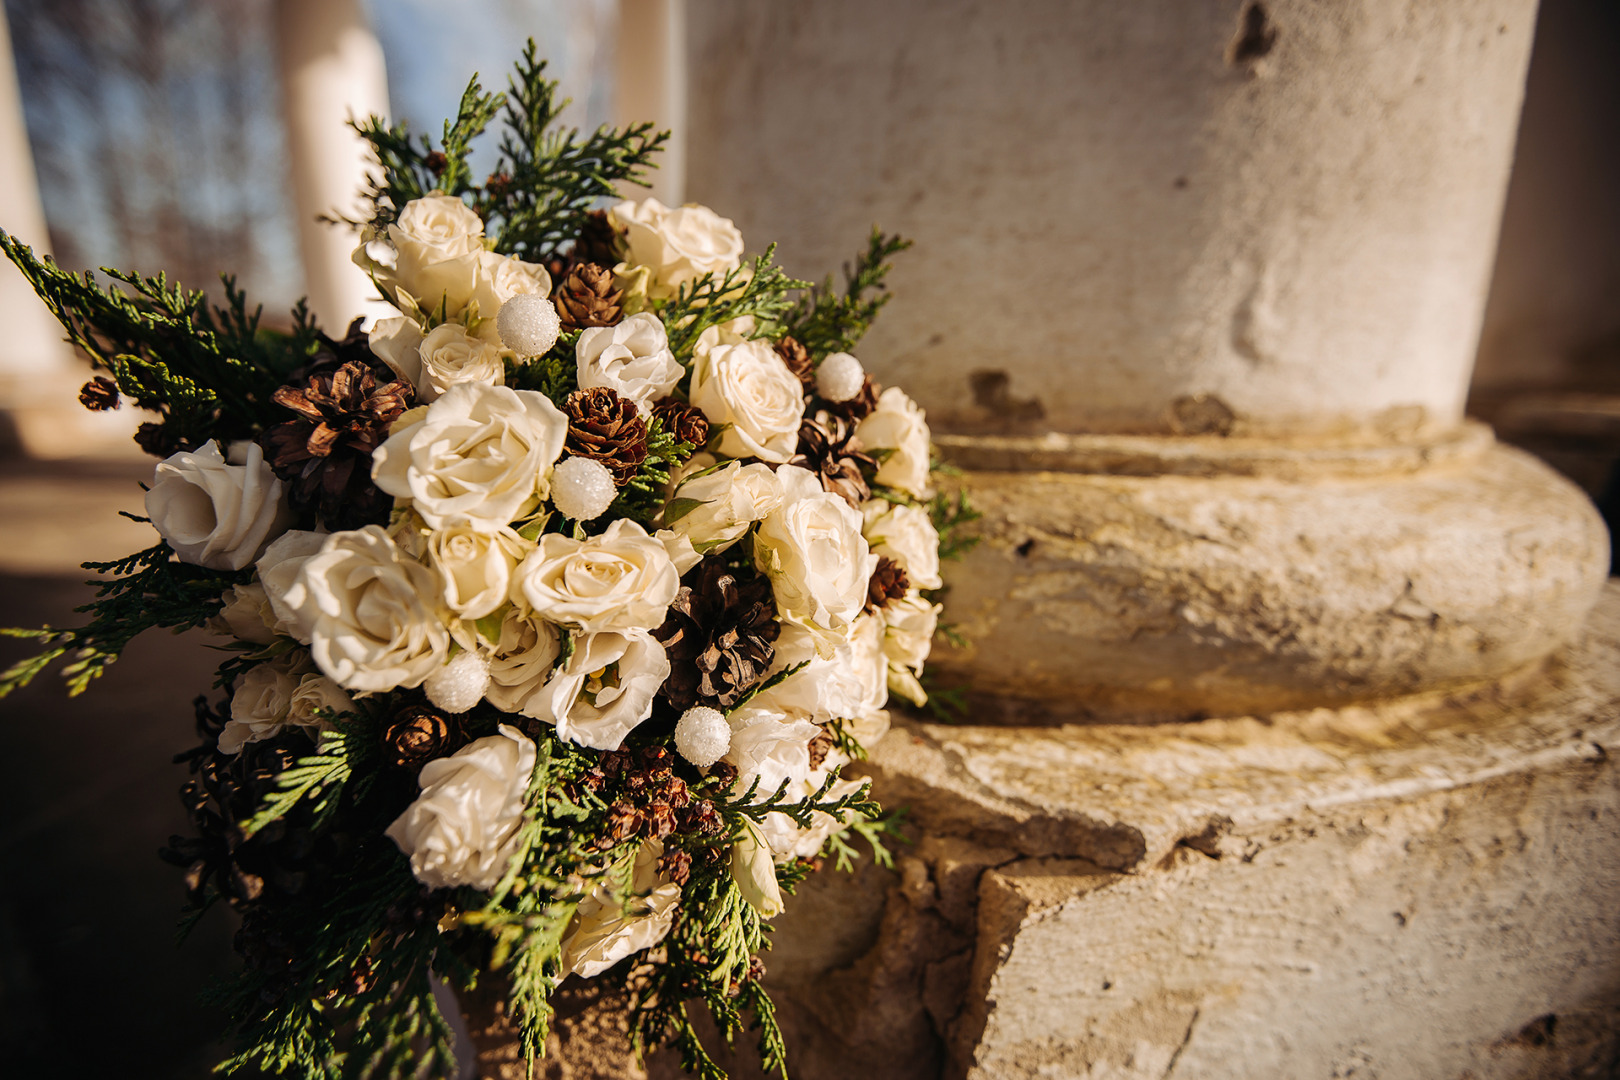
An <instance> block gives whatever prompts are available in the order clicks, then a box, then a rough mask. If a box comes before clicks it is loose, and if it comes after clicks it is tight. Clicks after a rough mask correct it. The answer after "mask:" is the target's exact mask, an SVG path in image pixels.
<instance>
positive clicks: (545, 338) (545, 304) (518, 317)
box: [495, 293, 562, 356]
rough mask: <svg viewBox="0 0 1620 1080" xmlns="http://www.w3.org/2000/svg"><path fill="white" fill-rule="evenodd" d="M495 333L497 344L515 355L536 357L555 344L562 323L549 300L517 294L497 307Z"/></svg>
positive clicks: (532, 294)
mask: <svg viewBox="0 0 1620 1080" xmlns="http://www.w3.org/2000/svg"><path fill="white" fill-rule="evenodd" d="M495 330H496V332H497V333H499V334H500V335H501V344H502V345H505V346H506V347H507V348H508V349H511V350H512V351H513V352H515V353H517V354H518V355H519V356H539V355H541V354H542V353H544V352H545V351H546V350H547V349H549V348H551V347H552V346H553V345H555V344H557V335H558V334H560V333H562V323H560V322H559V321H558V320H557V309H556V308H554V307H552V306H551V301H550V300H547V299H546V298H545V297H543V296H541V295H540V294H539V293H519V294H518V295H516V296H514V297H512V299H510V300H508V301H507V302H506V303H504V304H502V305H501V310H500V314H498V315H496V316H495Z"/></svg>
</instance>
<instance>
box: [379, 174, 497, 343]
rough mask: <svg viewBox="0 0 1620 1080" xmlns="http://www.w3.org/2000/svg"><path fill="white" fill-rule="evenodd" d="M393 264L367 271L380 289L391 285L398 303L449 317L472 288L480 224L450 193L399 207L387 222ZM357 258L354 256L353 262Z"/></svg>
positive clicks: (479, 251)
mask: <svg viewBox="0 0 1620 1080" xmlns="http://www.w3.org/2000/svg"><path fill="white" fill-rule="evenodd" d="M387 235H388V241H389V244H390V245H391V246H392V248H393V250H394V265H393V266H392V267H381V266H379V265H378V264H375V263H373V264H372V265H371V269H372V271H373V273H375V274H376V275H377V279H378V281H379V283H381V284H382V285H383V286H384V288H385V289H387V288H389V287H392V289H393V291H394V292H395V293H396V294H399V293H403V294H404V295H403V296H398V297H397V299H398V300H399V302H400V304H401V306H402V307H404V308H406V309H407V310H410V308H411V307H412V306H415V307H417V308H418V309H420V310H421V311H423V312H435V313H436V312H438V311H440V310H441V308H442V309H443V310H444V312H445V314H446V315H447V316H454V315H455V314H457V313H458V312H460V310H461V309H462V308H463V307H465V306H466V305H467V302H468V301H469V300H471V299H472V297H473V294H474V292H475V291H476V289H477V287H478V275H479V256H481V255H483V254H486V252H485V251H484V223H483V221H482V220H481V219H480V218H479V216H478V215H477V214H475V213H473V211H472V210H471V209H469V208H468V206H467V204H466V203H464V202H462V201H461V200H460V199H458V198H456V197H455V196H453V195H428V196H425V197H423V198H420V199H413V200H412V201H410V202H408V203H406V204H405V206H404V207H403V208H401V210H400V213H399V217H398V218H397V219H395V221H394V223H393V224H392V225H390V226H388V231H387ZM357 261H358V260H357Z"/></svg>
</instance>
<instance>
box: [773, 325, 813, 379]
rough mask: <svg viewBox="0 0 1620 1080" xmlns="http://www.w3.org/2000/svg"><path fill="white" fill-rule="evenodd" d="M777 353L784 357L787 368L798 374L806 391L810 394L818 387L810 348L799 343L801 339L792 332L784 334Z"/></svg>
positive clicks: (779, 339) (777, 347) (778, 343)
mask: <svg viewBox="0 0 1620 1080" xmlns="http://www.w3.org/2000/svg"><path fill="white" fill-rule="evenodd" d="M776 355H777V356H780V357H781V358H782V363H784V364H786V365H787V369H788V370H789V371H791V372H793V374H794V375H796V376H798V379H799V383H800V384H801V385H802V386H803V387H804V392H805V393H807V394H809V393H812V392H814V391H815V388H816V370H815V367H814V365H812V364H811V362H810V350H809V349H806V348H805V347H804V346H803V345H801V344H799V339H798V338H796V337H794V336H793V335H791V334H783V335H782V336H781V337H780V338H778V339H777V342H776Z"/></svg>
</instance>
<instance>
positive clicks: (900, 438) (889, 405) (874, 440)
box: [855, 386, 932, 499]
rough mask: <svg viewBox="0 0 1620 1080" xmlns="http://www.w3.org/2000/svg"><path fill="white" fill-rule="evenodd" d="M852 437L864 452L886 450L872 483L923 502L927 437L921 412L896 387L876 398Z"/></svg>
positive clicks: (925, 484) (928, 439)
mask: <svg viewBox="0 0 1620 1080" xmlns="http://www.w3.org/2000/svg"><path fill="white" fill-rule="evenodd" d="M855 437H856V438H857V439H859V440H860V441H861V445H863V446H865V447H866V448H867V449H868V450H887V451H889V453H888V454H887V455H886V456H883V455H880V456H881V457H882V463H881V464H879V465H878V471H877V475H876V477H875V479H876V481H877V482H878V483H880V484H885V485H887V486H889V487H892V488H899V489H900V490H901V491H904V492H907V493H909V494H911V495H914V496H916V497H917V498H919V499H925V498H927V497H928V495H929V493H930V492H929V484H928V465H929V460H928V457H929V454H930V452H931V449H930V448H931V446H932V442H931V436H930V435H929V432H928V422H927V421H926V420H925V419H924V418H923V411H922V409H920V408H919V407H918V406H917V403H916V402H915V401H912V400H911V399H910V398H909V397H907V396H906V393H905V391H904V390H901V389H900V388H899V387H898V386H891V387H889V388H888V389H887V390H885V391H883V393H882V394H881V395H880V396H879V397H878V400H877V408H876V409H873V410H872V412H871V414H870V415H869V416H867V418H866V419H865V420H862V421H861V422H860V424H859V425H858V426H857V427H856V428H855Z"/></svg>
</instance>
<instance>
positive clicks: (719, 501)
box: [664, 461, 782, 554]
mask: <svg viewBox="0 0 1620 1080" xmlns="http://www.w3.org/2000/svg"><path fill="white" fill-rule="evenodd" d="M781 505H782V482H781V481H780V480H778V479H777V478H776V474H775V473H773V472H772V471H771V469H770V466H768V465H763V464H759V463H757V462H756V463H755V464H753V465H744V464H742V463H741V462H738V461H728V462H727V463H726V464H725V465H722V466H721V467H720V468H718V469H716V470H714V471H713V472H710V473H705V474H703V475H702V476H695V477H692V478H691V479H689V480H686V481H685V482H683V483H682V484H681V486H680V487H678V488H676V489H675V494H674V496H673V497H672V498H671V499H670V500H669V502H668V504H666V505H665V507H664V524H665V525H667V526H668V527H669V528H670V529H672V530H674V531H675V532H678V533H680V534H682V535H683V536H685V537H687V538H688V539H689V540H691V541H692V547H693V548H694V549H696V550H697V551H698V552H700V553H703V554H707V553H708V552H711V551H724V550H725V549H726V548H728V547H730V546H731V545H732V544H735V543H736V542H737V541H738V540H741V539H742V538H743V537H744V536H745V535H747V533H748V530H749V528H750V527H751V526H752V525H753V524H754V522H756V521H759V520H760V519H761V518H763V517H765V516H766V515H767V514H770V513H772V512H774V511H775V510H776V509H777V508H778V507H780V506H781Z"/></svg>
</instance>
